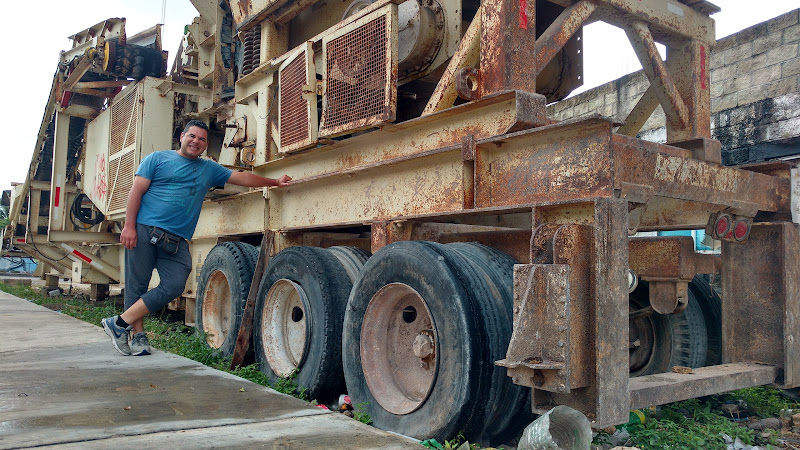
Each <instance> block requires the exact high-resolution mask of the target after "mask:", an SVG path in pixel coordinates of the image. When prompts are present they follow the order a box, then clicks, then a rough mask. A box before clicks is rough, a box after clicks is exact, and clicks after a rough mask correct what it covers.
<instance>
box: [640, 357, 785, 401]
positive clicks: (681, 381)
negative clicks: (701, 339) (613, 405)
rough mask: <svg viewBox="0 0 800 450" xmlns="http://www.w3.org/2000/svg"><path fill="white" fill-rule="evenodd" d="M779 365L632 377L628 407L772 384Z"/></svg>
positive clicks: (738, 365)
mask: <svg viewBox="0 0 800 450" xmlns="http://www.w3.org/2000/svg"><path fill="white" fill-rule="evenodd" d="M777 375H778V368H777V367H774V366H768V365H764V364H755V363H736V364H723V365H719V366H709V367H701V368H698V369H692V373H688V374H684V373H659V374H656V375H646V376H642V377H636V378H631V379H630V381H629V382H628V383H629V384H628V386H629V389H630V406H629V407H630V409H631V410H634V409H639V408H647V407H650V406H655V405H663V404H666V403H671V402H677V401H681V400H686V399H690V398H697V397H702V396H705V395H713V394H719V393H722V392H728V391H734V390H736V389H743V388H747V387H753V386H761V385H765V384H771V383H773V382H774V381H775V379H776V377H777Z"/></svg>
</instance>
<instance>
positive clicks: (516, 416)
mask: <svg viewBox="0 0 800 450" xmlns="http://www.w3.org/2000/svg"><path fill="white" fill-rule="evenodd" d="M445 248H447V249H453V250H455V251H456V252H458V253H459V254H460V256H461V257H462V258H463V259H464V261H463V262H460V263H459V265H460V266H461V267H463V268H464V269H466V270H469V273H467V275H468V277H467V280H469V281H470V284H471V287H470V291H471V292H474V293H476V294H477V295H475V297H474V298H475V299H477V300H478V301H479V302H481V318H483V320H484V329H486V330H489V332H487V337H488V339H489V344H490V346H489V349H490V353H491V354H490V355H489V363H490V364H491V366H490V367H491V389H490V393H489V398H488V399H487V401H486V405H485V408H484V414H485V417H484V423H485V426H484V433H483V436H481V440H488V442H493V443H503V442H508V440H509V439H511V438H514V437H517V436H518V435H519V434H520V433H521V432H522V430H523V429H524V428H525V427H526V426H527V425H529V424H530V423H531V422H532V421H533V420H534V418H535V416H534V414H533V412H531V397H530V392H531V391H530V389H529V388H527V387H525V386H520V385H516V384H514V383H513V382H512V381H511V378H510V377H509V376H508V374H507V371H506V369H505V368H503V367H500V366H497V365H494V361H498V360H500V359H503V358H505V357H506V352H507V351H508V344H509V342H510V341H511V333H512V331H513V324H514V312H513V309H514V288H513V286H514V264H516V260H514V258H512V257H511V256H509V255H508V254H506V253H503V252H501V251H499V250H496V249H493V248H491V247H488V246H485V245H482V244H478V243H453V244H447V245H445ZM452 259H453V260H456V258H455V257H452Z"/></svg>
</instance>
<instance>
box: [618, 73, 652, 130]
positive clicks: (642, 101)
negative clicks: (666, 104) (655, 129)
mask: <svg viewBox="0 0 800 450" xmlns="http://www.w3.org/2000/svg"><path fill="white" fill-rule="evenodd" d="M656 108H658V96H656V87H655V85H653V84H652V83H651V84H650V86H648V87H647V90H646V91H645V92H644V94H643V95H642V96H641V97H639V101H637V102H636V105H635V106H634V107H633V109H632V110H631V112H630V113H628V117H626V118H625V124H624V125H622V126H621V127H619V129H617V133H619V134H622V135H625V136H631V137H633V136H636V134H637V133H638V132H639V131H640V130H641V129H642V127H643V126H644V124H645V123H646V122H647V120H648V119H649V118H650V116H652V115H653V112H654V111H655V110H656Z"/></svg>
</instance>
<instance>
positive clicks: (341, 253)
mask: <svg viewBox="0 0 800 450" xmlns="http://www.w3.org/2000/svg"><path fill="white" fill-rule="evenodd" d="M327 250H328V251H329V252H330V253H331V254H332V255H333V256H335V257H336V259H338V260H339V262H340V263H341V264H342V267H343V268H344V270H345V271H346V272H347V277H348V278H350V282H351V283H355V281H356V279H358V276H359V275H360V273H361V269H362V268H363V267H364V264H365V263H366V262H367V260H368V259H369V257H370V253H369V252H367V251H364V250H362V249H360V248H358V247H345V246H334V247H328V249H327Z"/></svg>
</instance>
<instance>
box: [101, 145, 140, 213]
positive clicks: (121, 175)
mask: <svg viewBox="0 0 800 450" xmlns="http://www.w3.org/2000/svg"><path fill="white" fill-rule="evenodd" d="M108 168H109V170H108V173H109V177H110V178H111V191H110V193H109V195H108V212H109V213H110V214H113V213H115V212H118V211H122V210H124V209H125V206H126V204H127V202H128V193H129V192H130V190H131V188H132V187H133V176H134V171H135V169H136V154H135V152H133V151H128V152H125V153H124V154H122V155H121V156H120V157H119V158H114V159H111V160H109V161H108Z"/></svg>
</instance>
